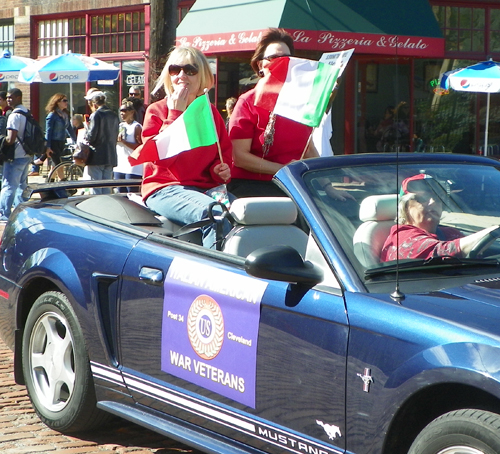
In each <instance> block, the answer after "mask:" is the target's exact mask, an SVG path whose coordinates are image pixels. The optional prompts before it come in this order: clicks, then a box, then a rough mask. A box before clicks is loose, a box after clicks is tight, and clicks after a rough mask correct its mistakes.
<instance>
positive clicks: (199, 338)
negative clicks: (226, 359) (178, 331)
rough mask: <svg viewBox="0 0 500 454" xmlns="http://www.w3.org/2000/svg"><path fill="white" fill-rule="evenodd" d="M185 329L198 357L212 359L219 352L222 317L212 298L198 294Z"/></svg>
mask: <svg viewBox="0 0 500 454" xmlns="http://www.w3.org/2000/svg"><path fill="white" fill-rule="evenodd" d="M187 330H188V337H189V342H190V343H191V346H192V347H193V350H194V351H195V352H196V354H197V355H198V356H199V357H200V358H203V359H213V358H215V357H216V356H217V355H218V354H219V352H220V350H221V348H222V342H223V341H224V318H223V317H222V311H221V310H220V307H219V305H218V304H217V303H216V302H215V300H214V299H213V298H211V297H210V296H208V295H200V296H198V297H197V298H196V299H195V300H194V301H193V303H192V304H191V307H190V308H189V312H188V316H187Z"/></svg>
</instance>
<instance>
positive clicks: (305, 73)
mask: <svg viewBox="0 0 500 454" xmlns="http://www.w3.org/2000/svg"><path fill="white" fill-rule="evenodd" d="M268 68H269V71H270V74H268V75H266V76H265V77H263V78H262V79H261V80H259V82H258V83H257V85H256V87H255V103H254V104H255V105H256V106H258V107H262V108H264V109H266V110H269V111H270V112H274V113H275V114H276V115H281V116H282V117H286V118H289V119H291V120H294V121H297V122H299V123H303V124H305V125H307V126H312V127H316V126H318V125H319V124H320V123H321V119H322V117H323V114H324V113H325V111H326V108H327V106H328V101H329V100H330V95H331V93H332V91H333V87H334V86H335V82H336V81H337V77H338V74H339V67H338V66H332V65H329V64H326V63H321V62H318V61H313V60H305V59H303V58H294V57H282V58H278V59H276V60H274V61H273V62H272V64H271V65H269V67H268Z"/></svg>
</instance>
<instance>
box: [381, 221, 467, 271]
mask: <svg viewBox="0 0 500 454" xmlns="http://www.w3.org/2000/svg"><path fill="white" fill-rule="evenodd" d="M438 228H439V229H440V231H441V234H442V236H443V237H444V238H445V240H444V241H443V240H439V239H438V236H437V235H436V234H434V233H429V232H427V231H426V230H423V229H420V228H418V227H416V226H414V225H393V226H392V227H391V232H390V233H389V236H388V237H387V240H385V243H384V246H383V248H382V252H381V254H380V261H381V262H388V261H391V260H396V253H397V251H399V253H398V254H397V255H398V256H399V258H400V259H423V260H425V259H428V258H431V257H442V256H453V255H458V256H459V257H461V256H462V250H461V249H460V238H462V237H463V235H462V234H461V233H460V231H459V230H457V229H454V228H452V227H441V226H440V227H438ZM398 243H399V248H398Z"/></svg>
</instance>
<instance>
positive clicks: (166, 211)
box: [146, 185, 231, 249]
mask: <svg viewBox="0 0 500 454" xmlns="http://www.w3.org/2000/svg"><path fill="white" fill-rule="evenodd" d="M212 202H214V199H213V198H212V197H209V196H208V195H206V194H204V193H203V192H200V191H199V190H198V189H197V188H194V187H192V186H180V185H172V186H167V187H165V188H162V189H159V190H158V191H156V192H155V193H154V194H152V195H150V196H149V197H148V198H147V199H146V205H147V206H148V207H149V208H151V209H152V210H153V211H155V212H156V213H158V214H159V215H161V216H165V217H166V218H167V219H169V220H170V221H172V222H175V223H177V224H180V225H183V226H184V225H187V224H191V223H193V222H197V221H201V220H202V219H205V218H207V217H208V207H209V205H210V204H211V203H212ZM212 213H213V214H214V216H220V215H221V214H222V208H221V207H220V206H218V205H216V206H214V207H213V209H212ZM222 222H223V227H222V231H223V234H224V235H227V234H228V233H229V231H230V230H231V223H230V222H229V221H228V220H227V219H224V220H223V221H222ZM201 232H202V237H203V246H204V247H206V248H210V249H215V246H216V226H215V224H208V225H206V226H204V227H202V228H201Z"/></svg>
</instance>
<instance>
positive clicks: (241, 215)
mask: <svg viewBox="0 0 500 454" xmlns="http://www.w3.org/2000/svg"><path fill="white" fill-rule="evenodd" d="M415 175H426V176H429V177H432V180H433V182H434V183H433V187H434V189H435V191H436V192H435V194H434V195H433V197H434V198H436V199H439V202H440V204H441V205H442V207H443V212H442V214H441V218H440V224H441V225H442V226H444V227H453V228H454V229H455V231H457V230H458V231H459V233H460V235H469V234H471V233H474V232H477V231H479V230H481V229H484V228H486V227H490V226H494V225H498V224H500V196H499V194H500V165H499V163H498V161H496V160H493V159H489V158H485V157H479V156H465V155H463V156H462V155H452V154H419V153H411V154H410V153H407V154H401V155H399V156H398V155H393V154H378V155H352V156H336V157H331V158H318V159H313V160H305V161H301V162H296V163H293V164H291V165H289V166H287V167H285V168H283V169H282V170H280V171H279V172H278V173H277V175H276V176H275V179H274V180H275V183H276V184H277V185H279V186H280V187H281V188H282V189H283V190H284V191H285V192H286V193H287V194H288V196H289V197H283V198H266V197H263V198H249V199H237V200H235V201H234V202H233V203H232V205H231V207H230V208H229V210H228V211H227V212H225V213H224V215H223V216H224V217H227V218H228V219H229V220H230V221H231V222H232V224H233V229H232V230H231V232H230V233H229V234H228V235H227V236H226V237H225V238H220V244H219V245H218V248H217V249H214V250H211V249H207V248H203V247H202V246H201V243H200V235H199V231H197V230H196V227H197V226H187V228H186V227H183V228H180V227H179V226H177V225H175V224H173V223H172V222H170V221H169V220H167V219H164V218H162V217H160V216H157V215H156V214H155V213H153V212H151V211H150V210H149V209H148V208H147V207H145V206H144V205H142V204H141V202H140V200H139V201H138V200H136V197H134V196H133V195H130V196H125V195H123V194H118V193H117V194H110V195H97V196H94V195H85V194H81V193H80V188H81V187H83V185H92V184H93V185H97V184H102V185H112V184H113V185H119V182H81V181H79V182H62V183H56V184H47V185H45V184H44V185H39V186H33V187H30V188H28V191H29V193H30V194H31V195H33V197H31V199H30V201H28V202H26V203H24V204H21V205H20V206H18V208H17V209H16V210H15V211H14V212H13V214H12V216H11V217H10V219H9V221H8V223H7V225H6V228H5V231H4V233H3V237H2V241H1V245H0V334H1V336H2V338H3V339H4V340H5V342H6V343H7V344H8V345H9V346H10V347H11V348H12V349H13V351H14V354H15V356H14V357H15V361H14V363H15V365H14V368H15V371H14V372H15V379H16V381H17V382H18V383H22V384H25V385H26V388H27V390H28V393H29V396H30V399H31V402H32V404H33V406H34V408H35V410H36V412H37V413H38V415H39V417H40V419H41V420H42V421H43V422H44V423H45V424H47V425H48V426H49V427H51V428H53V429H55V430H58V431H60V432H78V431H84V430H90V429H92V428H93V427H95V426H96V425H101V424H103V423H104V421H105V420H106V418H107V417H109V415H110V414H113V415H118V416H120V417H123V418H126V419H128V420H131V421H134V422H136V423H137V424H141V425H143V426H146V427H148V428H151V429H153V430H156V431H158V432H160V433H162V434H165V435H166V436H169V437H171V438H174V439H177V440H179V441H182V442H184V443H186V444H188V445H191V446H193V447H195V448H197V449H200V450H202V451H204V452H207V453H235V454H236V453H240V454H241V453H254V454H256V453H270V454H278V453H279V454H282V453H295V454H334V453H353V454H354V453H355V454H368V453H373V454H380V453H383V454H398V453H411V454H417V453H418V454H481V453H482V454H498V453H499V452H500V262H499V259H500V244H499V243H500V242H499V241H497V240H496V237H497V235H496V234H495V233H494V232H495V230H493V231H492V232H491V234H489V235H487V236H486V237H485V238H484V239H482V240H481V241H479V242H478V244H476V245H475V246H474V247H473V248H472V250H471V251H470V252H469V253H468V254H465V255H460V254H455V255H442V256H440V255H434V256H432V257H430V258H408V257H406V258H398V259H396V260H392V261H383V262H382V261H381V258H380V254H381V250H382V247H383V245H384V242H385V240H386V239H387V237H388V235H389V234H390V230H391V227H392V226H393V225H394V223H395V222H398V221H396V212H397V207H398V201H399V200H400V199H401V195H400V189H401V183H402V182H403V181H404V180H405V179H406V178H408V177H411V176H415ZM126 184H127V185H130V182H127V183H126ZM330 188H331V189H330ZM220 221H221V220H220V218H217V217H215V218H213V219H210V220H209V221H207V222H215V223H218V222H220Z"/></svg>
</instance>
